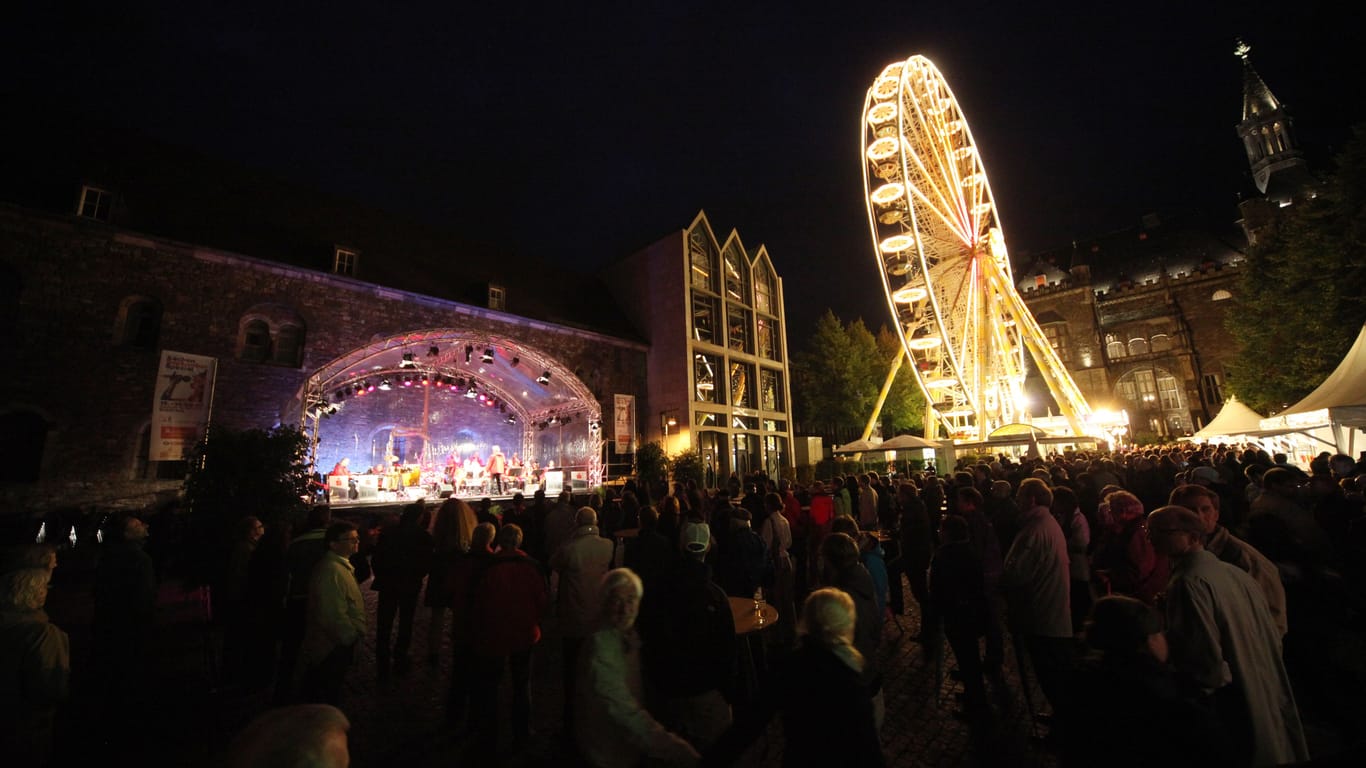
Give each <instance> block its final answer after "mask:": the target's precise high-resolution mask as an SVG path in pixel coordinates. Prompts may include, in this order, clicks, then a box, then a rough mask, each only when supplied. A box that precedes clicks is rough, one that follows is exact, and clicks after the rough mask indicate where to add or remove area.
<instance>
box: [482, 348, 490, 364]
mask: <svg viewBox="0 0 1366 768" xmlns="http://www.w3.org/2000/svg"><path fill="white" fill-rule="evenodd" d="M479 359H480V360H483V361H484V362H486V363H491V362H493V347H489V348H488V349H486V350H484V356H483V357H481V358H479Z"/></svg>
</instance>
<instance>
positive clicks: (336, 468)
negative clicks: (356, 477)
mask: <svg viewBox="0 0 1366 768" xmlns="http://www.w3.org/2000/svg"><path fill="white" fill-rule="evenodd" d="M328 475H330V476H332V477H349V476H350V475H351V460H350V459H342V460H341V461H339V462H337V463H336V464H333V465H332V471H331V472H329V473H328Z"/></svg>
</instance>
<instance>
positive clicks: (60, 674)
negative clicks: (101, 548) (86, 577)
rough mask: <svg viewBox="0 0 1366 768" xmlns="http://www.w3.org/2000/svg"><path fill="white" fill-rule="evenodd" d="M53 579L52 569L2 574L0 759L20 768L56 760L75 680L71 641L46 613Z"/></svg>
mask: <svg viewBox="0 0 1366 768" xmlns="http://www.w3.org/2000/svg"><path fill="white" fill-rule="evenodd" d="M51 578H52V572H51V571H50V570H48V568H46V567H39V568H20V569H17V570H11V571H9V572H8V573H5V574H3V575H0V680H3V681H4V684H3V685H0V755H4V757H5V760H6V761H7V762H6V765H12V766H15V767H16V768H28V767H29V766H45V765H47V764H48V763H49V761H50V760H51V758H52V746H53V742H52V737H53V725H54V721H55V719H56V715H57V707H58V706H59V705H60V704H61V703H62V702H63V701H65V700H66V697H67V693H68V682H69V680H70V677H71V643H70V640H69V639H68V638H67V635H66V633H65V632H63V631H62V630H60V629H58V628H57V627H56V626H55V625H53V624H52V623H51V622H49V621H48V618H47V613H45V612H44V611H43V605H44V604H45V603H46V602H47V588H48V582H49V580H50V579H51Z"/></svg>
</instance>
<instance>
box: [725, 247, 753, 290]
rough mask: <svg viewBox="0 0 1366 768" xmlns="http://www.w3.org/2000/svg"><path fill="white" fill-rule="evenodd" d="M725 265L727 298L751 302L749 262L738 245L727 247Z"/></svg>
mask: <svg viewBox="0 0 1366 768" xmlns="http://www.w3.org/2000/svg"><path fill="white" fill-rule="evenodd" d="M725 267H726V300H727V301H738V302H740V303H741V304H748V303H749V302H750V298H749V262H748V261H746V260H745V254H743V253H741V252H740V248H739V247H738V246H735V245H732V246H731V247H729V248H727V249H726V254H725Z"/></svg>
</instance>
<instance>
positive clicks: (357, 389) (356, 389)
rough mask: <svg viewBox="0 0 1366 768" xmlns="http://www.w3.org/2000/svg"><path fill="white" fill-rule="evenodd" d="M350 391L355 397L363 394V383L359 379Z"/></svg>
mask: <svg viewBox="0 0 1366 768" xmlns="http://www.w3.org/2000/svg"><path fill="white" fill-rule="evenodd" d="M351 393H352V394H354V395H355V396H356V397H360V396H361V395H363V394H365V384H364V383H362V382H359V381H358V382H356V386H354V387H352V388H351Z"/></svg>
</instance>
